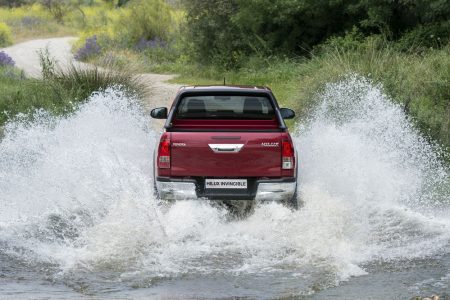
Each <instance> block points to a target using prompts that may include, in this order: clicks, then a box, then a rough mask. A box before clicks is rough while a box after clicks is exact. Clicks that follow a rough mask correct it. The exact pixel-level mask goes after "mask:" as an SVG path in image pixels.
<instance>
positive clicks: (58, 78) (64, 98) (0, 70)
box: [0, 52, 145, 126]
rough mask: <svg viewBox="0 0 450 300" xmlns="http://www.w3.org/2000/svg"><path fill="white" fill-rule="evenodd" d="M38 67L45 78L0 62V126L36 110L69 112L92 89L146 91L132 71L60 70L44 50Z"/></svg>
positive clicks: (75, 68)
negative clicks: (30, 74)
mask: <svg viewBox="0 0 450 300" xmlns="http://www.w3.org/2000/svg"><path fill="white" fill-rule="evenodd" d="M0 62H1V61H0ZM41 66H42V69H43V77H44V80H40V79H33V78H27V77H26V76H25V75H24V74H23V72H21V71H20V70H18V69H17V68H15V67H14V66H13V65H11V64H10V65H3V66H2V65H1V64H0V112H1V113H0V126H1V125H3V124H4V123H6V122H7V121H8V120H11V119H13V118H15V117H16V116H17V115H20V114H22V115H23V114H25V115H30V116H31V115H32V114H33V113H34V112H35V111H36V110H39V109H44V110H46V111H49V112H51V113H53V114H56V115H63V114H66V113H70V112H72V111H73V110H74V109H76V107H77V105H78V104H79V103H82V102H83V101H85V100H86V98H87V97H88V96H89V95H91V94H92V93H93V92H95V91H99V90H102V89H106V88H107V87H109V86H113V85H114V86H121V87H122V88H123V89H124V90H125V91H127V92H129V93H132V94H136V93H137V94H144V93H145V86H144V85H143V84H142V83H141V82H140V81H139V79H138V78H137V77H136V76H134V74H133V73H132V72H117V71H111V70H103V69H99V68H96V67H95V68H87V69H86V68H80V67H76V66H71V67H69V68H68V69H67V70H61V69H59V68H58V67H57V66H56V64H55V62H54V60H52V58H50V57H49V56H48V54H46V53H45V52H44V53H41Z"/></svg>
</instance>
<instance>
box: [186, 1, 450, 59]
mask: <svg viewBox="0 0 450 300" xmlns="http://www.w3.org/2000/svg"><path fill="white" fill-rule="evenodd" d="M184 2H185V9H186V14H187V33H188V34H189V40H190V41H191V45H190V46H191V47H192V48H193V51H192V53H194V55H193V56H194V58H196V59H197V61H204V62H207V63H208V62H214V63H216V64H217V63H218V64H220V65H222V66H230V67H239V65H240V63H241V62H242V61H243V60H245V56H247V55H255V54H256V55H263V56H268V55H273V54H275V53H277V54H278V55H279V54H280V53H281V54H288V55H292V54H297V55H298V54H301V55H304V54H308V53H309V51H310V50H311V49H312V48H313V47H314V46H315V45H318V44H320V43H322V42H324V41H325V40H327V39H328V38H330V37H333V36H339V35H342V34H344V33H345V32H347V31H351V30H352V28H357V30H359V32H361V33H362V34H363V35H364V36H370V35H373V34H383V35H385V36H386V37H387V38H388V39H389V40H397V39H399V38H401V37H402V36H403V35H404V34H405V33H406V32H411V31H413V30H414V29H416V28H417V27H419V26H423V28H426V34H428V35H434V36H440V37H441V38H442V37H444V38H445V39H446V41H444V42H443V44H444V45H445V44H446V42H447V41H448V38H449V35H450V26H449V25H450V24H449V23H448V16H449V15H450V2H449V1H447V0H403V1H397V0H396V1H392V0H374V1H368V0H340V1H328V0H275V1H273V0H228V1H221V0H211V1H203V0H185V1H184ZM436 24H440V25H439V26H436ZM415 35H417V33H416V34H415ZM196 54H197V55H196Z"/></svg>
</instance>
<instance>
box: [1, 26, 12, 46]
mask: <svg viewBox="0 0 450 300" xmlns="http://www.w3.org/2000/svg"><path fill="white" fill-rule="evenodd" d="M10 44H12V36H11V30H10V29H9V27H8V25H6V24H5V23H3V22H0V47H5V46H8V45H10Z"/></svg>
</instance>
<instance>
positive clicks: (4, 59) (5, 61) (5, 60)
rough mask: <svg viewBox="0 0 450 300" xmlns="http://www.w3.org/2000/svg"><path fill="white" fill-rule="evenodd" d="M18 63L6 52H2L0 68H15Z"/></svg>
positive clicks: (0, 52) (0, 53) (0, 54)
mask: <svg viewBox="0 0 450 300" xmlns="http://www.w3.org/2000/svg"><path fill="white" fill-rule="evenodd" d="M15 64H16V63H15V62H14V60H13V59H12V58H11V56H9V55H8V54H7V53H6V52H5V51H0V66H9V67H14V65H15Z"/></svg>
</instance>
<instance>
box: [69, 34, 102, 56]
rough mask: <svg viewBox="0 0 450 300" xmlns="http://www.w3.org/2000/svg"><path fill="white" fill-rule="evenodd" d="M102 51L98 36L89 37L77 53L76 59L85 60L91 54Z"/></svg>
mask: <svg viewBox="0 0 450 300" xmlns="http://www.w3.org/2000/svg"><path fill="white" fill-rule="evenodd" d="M100 52H101V47H100V45H99V44H98V43H97V36H96V35H94V36H93V37H90V38H87V39H86V42H85V44H84V46H83V47H81V48H80V49H78V51H77V53H75V55H74V56H75V59H77V60H85V59H87V58H89V57H91V56H94V55H97V54H99V53H100Z"/></svg>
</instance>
